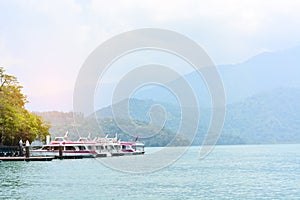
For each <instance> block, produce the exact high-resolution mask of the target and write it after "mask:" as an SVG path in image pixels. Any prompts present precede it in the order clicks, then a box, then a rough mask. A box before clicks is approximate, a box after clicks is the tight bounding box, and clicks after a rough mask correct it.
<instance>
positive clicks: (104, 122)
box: [36, 111, 189, 146]
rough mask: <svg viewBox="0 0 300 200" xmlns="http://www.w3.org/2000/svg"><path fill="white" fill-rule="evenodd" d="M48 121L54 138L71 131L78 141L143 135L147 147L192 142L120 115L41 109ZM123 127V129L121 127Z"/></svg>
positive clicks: (71, 136) (127, 139)
mask: <svg viewBox="0 0 300 200" xmlns="http://www.w3.org/2000/svg"><path fill="white" fill-rule="evenodd" d="M36 114H37V115H40V116H42V117H43V118H44V119H45V120H46V121H48V122H50V123H51V128H50V133H51V136H52V137H55V136H63V135H64V134H65V133H66V132H67V131H68V132H69V133H70V134H69V138H70V139H72V140H77V139H78V137H87V136H88V135H90V137H91V139H93V138H94V137H105V136H106V135H108V136H109V137H115V135H116V134H118V138H119V139H121V140H122V141H133V140H135V138H136V136H139V141H143V142H144V143H145V145H146V146H166V145H169V146H182V145H188V144H189V141H188V140H187V139H185V138H183V137H181V136H178V135H175V132H172V131H170V130H168V129H165V128H163V129H162V130H159V129H158V127H156V126H154V125H149V124H148V123H146V122H143V121H140V120H133V121H130V120H129V119H124V118H119V119H118V123H119V124H117V123H116V121H115V120H114V119H113V118H111V117H108V118H103V119H95V118H94V117H93V116H90V117H87V118H84V117H83V115H81V114H78V113H71V112H70V113H64V112H56V111H52V112H39V113H36ZM119 125H121V127H122V128H120V126H119Z"/></svg>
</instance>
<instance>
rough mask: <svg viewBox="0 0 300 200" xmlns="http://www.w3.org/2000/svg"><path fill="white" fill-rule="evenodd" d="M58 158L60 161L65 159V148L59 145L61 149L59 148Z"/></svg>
mask: <svg viewBox="0 0 300 200" xmlns="http://www.w3.org/2000/svg"><path fill="white" fill-rule="evenodd" d="M58 157H59V159H62V158H63V146H62V145H61V144H59V147H58Z"/></svg>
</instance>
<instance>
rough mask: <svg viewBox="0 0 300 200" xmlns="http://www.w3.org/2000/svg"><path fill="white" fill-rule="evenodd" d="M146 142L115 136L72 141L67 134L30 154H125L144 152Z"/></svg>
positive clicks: (66, 156)
mask: <svg viewBox="0 0 300 200" xmlns="http://www.w3.org/2000/svg"><path fill="white" fill-rule="evenodd" d="M144 153H145V150H144V144H143V143H142V142H138V141H137V139H136V140H135V141H133V142H122V141H118V139H117V137H115V138H108V137H105V138H95V139H93V140H90V139H89V138H84V137H80V138H79V139H78V140H77V141H72V140H70V139H69V138H68V136H67V134H66V135H65V136H64V137H55V139H54V140H53V141H51V142H49V143H48V144H46V145H43V146H42V147H41V148H38V149H32V150H30V156H38V157H40V156H50V157H63V158H95V157H111V156H123V155H139V154H144Z"/></svg>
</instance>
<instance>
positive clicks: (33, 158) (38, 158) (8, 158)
mask: <svg viewBox="0 0 300 200" xmlns="http://www.w3.org/2000/svg"><path fill="white" fill-rule="evenodd" d="M53 159H54V157H0V161H2V162H7V161H27V162H28V161H52V160H53Z"/></svg>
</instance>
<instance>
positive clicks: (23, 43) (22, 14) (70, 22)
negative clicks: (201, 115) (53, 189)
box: [0, 0, 300, 111]
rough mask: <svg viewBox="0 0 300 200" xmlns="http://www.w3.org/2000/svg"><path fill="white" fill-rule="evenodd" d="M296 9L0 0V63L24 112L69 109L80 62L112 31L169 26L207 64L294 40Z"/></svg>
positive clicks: (276, 1) (270, 3)
mask: <svg viewBox="0 0 300 200" xmlns="http://www.w3.org/2000/svg"><path fill="white" fill-rule="evenodd" d="M299 10H300V1H297V0H264V1H260V0H226V1H221V0H211V1H204V0H189V1H178V0H170V1H167V0H165V1H161V0H160V1H158V0H149V1H146V0H145V1H141V0H132V1H126V0H115V1H114V0H112V1H101V0H87V1H83V0H51V1H50V0H49V1H48V0H43V1H38V0H35V1H34V0H27V1H25V0H24V1H22V0H16V1H14V0H0V66H2V67H4V69H5V70H6V71H7V73H9V74H12V75H15V76H16V77H17V78H18V80H19V82H20V84H21V85H22V86H23V87H24V89H23V92H24V93H25V94H26V95H27V97H28V100H29V103H28V104H27V106H26V107H27V108H28V109H29V110H31V111H47V110H58V111H71V110H72V103H73V101H72V96H73V89H74V85H75V82H76V77H77V75H78V73H79V70H80V68H81V66H82V64H83V63H84V61H85V59H86V58H87V57H88V55H89V54H90V53H91V52H92V51H93V50H94V49H95V48H96V47H97V46H99V45H100V44H101V43H103V42H104V41H106V40H107V39H109V38H111V37H113V36H115V35H118V34H120V33H123V32H125V31H130V30H134V29H138V28H162V29H169V30H173V31H176V32H178V33H181V34H183V35H186V36H187V37H189V38H191V39H192V40H194V41H195V42H197V43H198V44H199V45H201V46H202V47H203V48H204V49H205V51H206V52H207V53H208V55H209V56H210V57H211V58H212V60H213V61H214V62H215V64H218V65H219V64H233V63H239V62H243V61H246V60H247V59H249V58H251V57H252V56H254V55H257V54H259V53H261V52H265V51H278V50H282V49H287V48H291V47H294V46H297V45H299V44H300V37H299V35H300V20H299V19H300V12H299ZM115 71H116V70H115ZM115 74H116V72H114V71H113V70H112V74H110V75H107V78H106V79H105V81H106V82H107V84H110V83H114V82H115V81H117V79H118V76H117V75H115Z"/></svg>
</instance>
